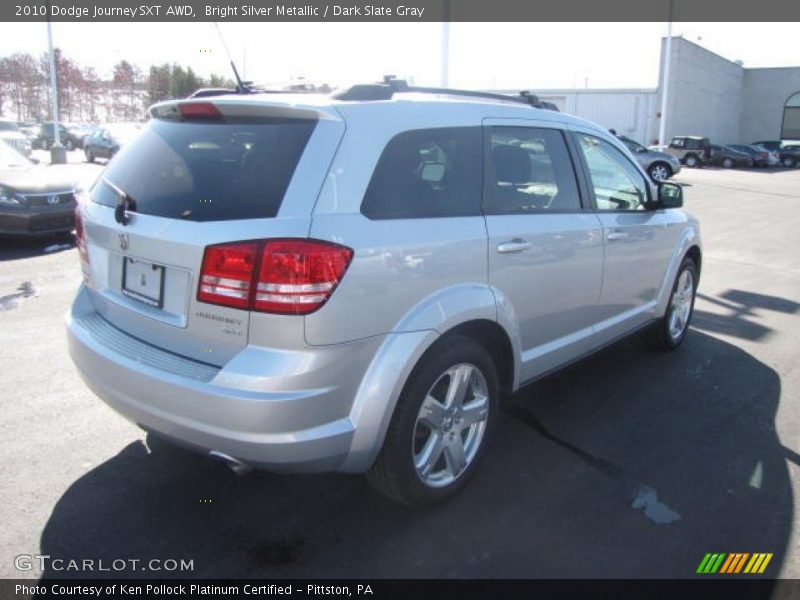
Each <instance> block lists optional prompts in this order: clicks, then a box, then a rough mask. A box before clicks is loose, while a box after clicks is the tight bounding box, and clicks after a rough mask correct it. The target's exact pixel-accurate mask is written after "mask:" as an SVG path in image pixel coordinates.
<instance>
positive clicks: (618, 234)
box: [606, 231, 628, 242]
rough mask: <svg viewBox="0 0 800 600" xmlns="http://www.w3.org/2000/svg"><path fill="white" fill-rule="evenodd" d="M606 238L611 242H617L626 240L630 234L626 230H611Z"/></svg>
mask: <svg viewBox="0 0 800 600" xmlns="http://www.w3.org/2000/svg"><path fill="white" fill-rule="evenodd" d="M606 239H607V240H608V241H609V242H616V241H619V240H626V239H628V234H627V233H625V232H624V231H610V232H609V233H608V235H607V236H606Z"/></svg>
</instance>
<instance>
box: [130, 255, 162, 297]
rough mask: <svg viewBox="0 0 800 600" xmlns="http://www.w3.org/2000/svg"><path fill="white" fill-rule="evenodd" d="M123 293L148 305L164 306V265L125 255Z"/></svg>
mask: <svg viewBox="0 0 800 600" xmlns="http://www.w3.org/2000/svg"><path fill="white" fill-rule="evenodd" d="M122 293H123V294H125V295H126V296H128V297H129V298H133V299H134V300H138V301H139V302H143V303H144V304H147V305H148V306H153V307H155V308H163V306H164V267H163V266H161V265H156V264H153V263H151V262H147V261H145V260H138V259H135V258H130V257H129V256H125V257H124V258H123V259H122Z"/></svg>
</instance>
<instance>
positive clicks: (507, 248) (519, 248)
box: [497, 238, 531, 254]
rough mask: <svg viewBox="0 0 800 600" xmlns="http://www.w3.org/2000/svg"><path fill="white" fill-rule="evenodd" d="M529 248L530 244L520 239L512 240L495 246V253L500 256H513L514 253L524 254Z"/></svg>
mask: <svg viewBox="0 0 800 600" xmlns="http://www.w3.org/2000/svg"><path fill="white" fill-rule="evenodd" d="M530 247H531V243H530V242H526V241H525V240H523V239H521V238H514V239H513V240H509V241H507V242H501V243H500V244H497V251H498V252H499V253H500V254H513V253H514V252H525V251H526V250H529V249H530Z"/></svg>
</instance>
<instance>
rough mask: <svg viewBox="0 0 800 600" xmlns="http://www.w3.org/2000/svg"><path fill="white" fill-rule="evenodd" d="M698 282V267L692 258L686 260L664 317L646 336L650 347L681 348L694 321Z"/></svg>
mask: <svg viewBox="0 0 800 600" xmlns="http://www.w3.org/2000/svg"><path fill="white" fill-rule="evenodd" d="M697 281H698V277H697V265H696V264H695V262H694V260H692V259H691V258H688V257H687V258H684V259H683V262H682V263H681V266H680V268H679V269H678V274H677V275H676V276H675V283H674V284H673V286H672V294H671V295H670V299H669V304H668V305H667V311H666V313H665V314H664V317H663V318H661V319H659V320H658V322H656V323H655V324H654V325H653V327H652V328H651V329H650V330H649V331H648V332H647V333H646V335H645V342H646V343H647V345H648V346H650V347H651V348H653V349H654V350H674V349H675V348H677V347H678V346H680V344H681V342H682V341H683V338H685V337H686V332H687V331H688V329H689V322H690V321H691V320H692V313H693V312H694V299H695V294H696V293H697Z"/></svg>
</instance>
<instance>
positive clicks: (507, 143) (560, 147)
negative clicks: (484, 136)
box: [484, 127, 581, 214]
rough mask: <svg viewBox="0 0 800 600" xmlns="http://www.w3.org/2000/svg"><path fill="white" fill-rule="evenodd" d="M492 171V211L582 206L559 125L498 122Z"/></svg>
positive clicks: (488, 196)
mask: <svg viewBox="0 0 800 600" xmlns="http://www.w3.org/2000/svg"><path fill="white" fill-rule="evenodd" d="M490 131H491V133H490V144H489V148H490V150H489V152H490V155H489V160H488V161H487V162H488V170H487V174H486V179H485V181H486V189H485V194H484V209H485V210H486V213H487V214H513V213H523V214H524V213H535V212H565V211H566V212H569V211H575V210H580V209H581V200H580V196H579V194H578V184H577V182H576V179H575V171H574V169H573V168H572V161H571V160H570V157H569V153H568V151H567V146H566V143H565V142H564V137H563V136H562V134H561V132H560V131H556V130H555V129H536V128H532V127H492V129H491V130H490Z"/></svg>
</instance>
